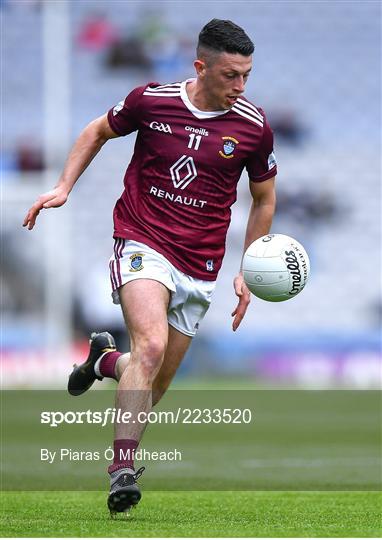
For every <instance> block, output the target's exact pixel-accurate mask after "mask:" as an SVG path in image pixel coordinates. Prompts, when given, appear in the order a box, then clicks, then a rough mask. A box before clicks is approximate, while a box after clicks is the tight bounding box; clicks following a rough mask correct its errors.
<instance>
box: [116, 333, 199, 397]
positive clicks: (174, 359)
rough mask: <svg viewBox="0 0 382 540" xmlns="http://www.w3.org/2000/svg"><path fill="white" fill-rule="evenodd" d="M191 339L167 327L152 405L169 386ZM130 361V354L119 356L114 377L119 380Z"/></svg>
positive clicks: (153, 389) (154, 384) (153, 388)
mask: <svg viewBox="0 0 382 540" xmlns="http://www.w3.org/2000/svg"><path fill="white" fill-rule="evenodd" d="M191 340H192V337H191V336H187V335H185V334H183V333H182V332H179V331H178V330H176V329H175V328H174V327H173V326H171V325H169V326H168V344H167V348H166V352H165V355H164V359H163V363H162V365H161V368H160V370H159V372H158V374H157V376H156V377H155V380H154V382H153V386H152V404H153V406H154V405H156V404H157V403H158V401H159V400H160V399H161V397H162V396H163V394H164V393H165V392H166V390H167V388H168V387H169V386H170V383H171V381H172V379H173V378H174V376H175V373H176V371H177V369H178V367H179V366H180V364H181V362H182V360H183V358H184V355H185V354H186V352H187V349H188V347H189V346H190V343H191ZM129 360H130V353H126V354H123V355H121V356H120V357H119V358H118V361H117V362H116V366H115V376H116V378H117V380H119V379H120V378H121V376H122V374H123V373H124V371H125V370H126V368H127V365H128V363H129Z"/></svg>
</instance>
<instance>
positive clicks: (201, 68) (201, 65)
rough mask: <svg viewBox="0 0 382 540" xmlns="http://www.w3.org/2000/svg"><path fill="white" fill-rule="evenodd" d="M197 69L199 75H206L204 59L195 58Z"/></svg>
mask: <svg viewBox="0 0 382 540" xmlns="http://www.w3.org/2000/svg"><path fill="white" fill-rule="evenodd" d="M194 67H195V71H196V74H197V76H198V77H202V78H203V77H204V74H205V72H206V63H205V62H204V61H203V60H199V59H198V60H195V62H194Z"/></svg>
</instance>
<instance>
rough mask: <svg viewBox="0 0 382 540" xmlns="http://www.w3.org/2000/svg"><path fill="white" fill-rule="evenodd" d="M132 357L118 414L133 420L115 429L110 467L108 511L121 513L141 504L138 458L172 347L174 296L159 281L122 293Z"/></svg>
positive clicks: (118, 396) (135, 283)
mask: <svg viewBox="0 0 382 540" xmlns="http://www.w3.org/2000/svg"><path fill="white" fill-rule="evenodd" d="M119 297H120V301H121V305H122V311H123V314H124V318H125V322H126V325H127V327H128V331H129V334H130V342H131V351H130V358H129V362H128V363H127V367H126V369H125V370H124V372H123V373H122V375H121V377H120V380H119V383H118V389H117V394H116V408H117V409H120V410H121V411H122V413H123V412H129V413H130V414H131V417H130V422H129V423H123V422H120V423H116V424H115V430H114V437H115V439H114V462H113V464H112V465H111V466H110V467H109V473H110V474H111V490H110V495H109V499H108V506H109V509H110V511H111V512H121V511H124V510H126V509H128V508H129V507H130V506H132V505H134V504H136V503H137V502H138V501H139V499H140V492H139V488H138V486H137V484H136V476H137V474H139V472H140V471H138V473H135V471H134V452H135V450H136V448H137V447H138V444H139V442H140V440H141V437H142V434H143V431H144V429H145V426H146V423H145V422H144V421H143V420H144V415H145V414H147V413H148V412H149V411H150V410H151V408H152V385H153V381H154V379H155V377H156V375H157V374H158V372H159V370H160V367H161V365H162V362H163V358H164V354H165V351H166V348H167V342H168V324H167V308H168V304H169V299H170V293H169V290H168V289H167V288H166V287H165V286H164V285H163V284H162V283H159V282H158V281H154V280H151V279H137V280H134V281H131V282H129V283H126V284H125V285H123V286H122V287H121V288H120V289H119Z"/></svg>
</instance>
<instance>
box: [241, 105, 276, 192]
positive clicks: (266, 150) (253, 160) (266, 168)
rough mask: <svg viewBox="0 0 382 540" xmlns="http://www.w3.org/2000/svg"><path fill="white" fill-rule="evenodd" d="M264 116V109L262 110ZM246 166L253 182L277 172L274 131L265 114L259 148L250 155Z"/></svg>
mask: <svg viewBox="0 0 382 540" xmlns="http://www.w3.org/2000/svg"><path fill="white" fill-rule="evenodd" d="M261 113H262V115H263V116H264V113H263V111H261ZM245 168H246V169H247V172H248V177H249V179H250V180H251V181H252V182H263V181H264V180H268V179H269V178H273V177H274V176H275V175H276V174H277V163H276V158H275V154H274V151H273V132H272V130H271V127H270V125H269V124H268V122H267V120H266V118H265V116H264V126H263V136H262V139H261V142H260V145H259V148H258V149H257V150H256V152H254V153H253V154H252V156H250V157H249V159H248V160H247V163H246V166H245Z"/></svg>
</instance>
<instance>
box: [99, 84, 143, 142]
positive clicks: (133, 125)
mask: <svg viewBox="0 0 382 540" xmlns="http://www.w3.org/2000/svg"><path fill="white" fill-rule="evenodd" d="M145 88H146V86H139V87H138V88H135V89H134V90H133V91H132V92H130V94H129V95H128V96H127V97H126V98H125V99H124V100H122V101H120V102H119V103H118V104H117V105H115V106H114V107H113V108H112V109H110V110H109V112H108V113H107V119H108V121H109V124H110V127H111V129H112V130H113V131H115V133H117V135H122V136H123V135H128V134H129V133H132V132H133V131H136V130H137V129H138V128H139V117H140V114H139V106H140V101H141V96H142V94H143V92H144V90H145Z"/></svg>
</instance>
